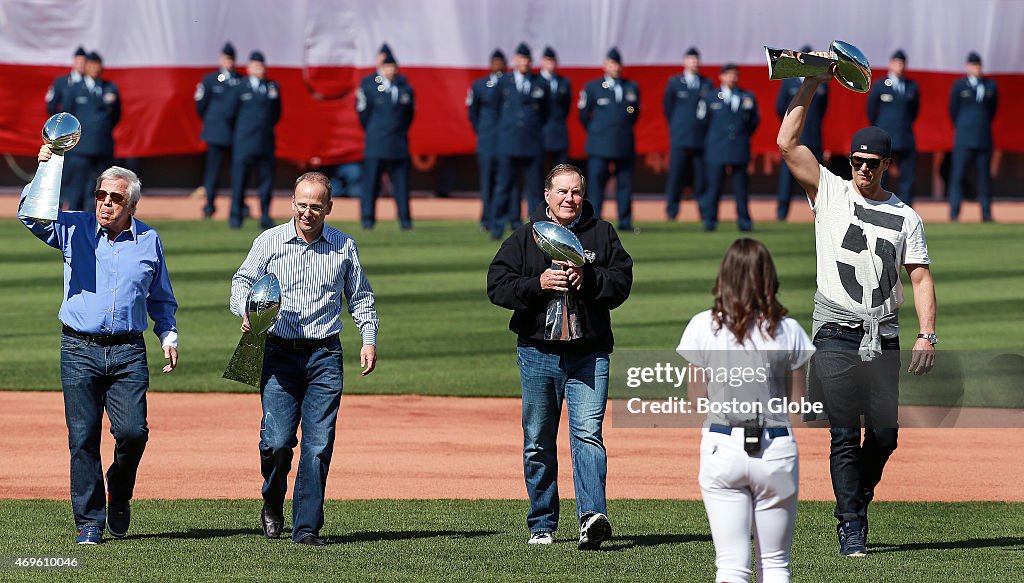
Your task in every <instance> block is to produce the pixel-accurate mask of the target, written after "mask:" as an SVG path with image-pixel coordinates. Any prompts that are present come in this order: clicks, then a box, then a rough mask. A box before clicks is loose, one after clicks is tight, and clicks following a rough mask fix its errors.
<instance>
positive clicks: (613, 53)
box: [605, 47, 622, 65]
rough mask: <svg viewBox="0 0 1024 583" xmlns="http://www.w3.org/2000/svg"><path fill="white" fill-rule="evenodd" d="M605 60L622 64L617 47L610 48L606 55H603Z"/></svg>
mask: <svg viewBox="0 0 1024 583" xmlns="http://www.w3.org/2000/svg"><path fill="white" fill-rule="evenodd" d="M605 58H606V59H608V60H609V61H615V62H616V63H618V64H620V65H621V64H622V54H621V53H619V47H612V48H611V49H610V50H609V51H608V54H607V55H605Z"/></svg>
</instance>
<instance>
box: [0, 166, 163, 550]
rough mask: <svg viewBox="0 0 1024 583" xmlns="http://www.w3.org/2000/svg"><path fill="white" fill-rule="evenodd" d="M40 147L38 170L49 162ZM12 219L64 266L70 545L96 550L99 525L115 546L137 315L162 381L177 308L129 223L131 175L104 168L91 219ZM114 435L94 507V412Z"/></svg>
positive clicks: (134, 459)
mask: <svg viewBox="0 0 1024 583" xmlns="http://www.w3.org/2000/svg"><path fill="white" fill-rule="evenodd" d="M51 155H52V152H51V150H50V146H43V147H42V149H40V151H39V161H40V162H45V161H47V160H49V159H50V156H51ZM27 193H28V187H26V188H25V190H24V191H23V192H22V196H21V202H20V203H19V207H18V208H19V212H18V218H20V219H21V222H22V223H24V224H25V226H26V227H28V228H29V230H30V231H32V234H33V235H35V236H36V237H38V238H39V239H41V240H42V241H43V242H45V243H46V244H47V245H49V246H51V247H54V248H56V249H59V250H60V251H61V252H62V254H63V260H64V297H63V300H62V302H61V306H60V312H59V313H58V317H59V318H60V321H61V324H62V326H63V336H62V338H61V344H60V376H61V385H62V387H63V390H64V415H65V419H66V421H67V426H68V444H69V446H70V449H71V507H72V510H73V511H74V515H75V525H76V527H77V531H78V535H77V539H76V542H77V543H78V544H99V543H101V542H103V530H104V526H105V527H106V529H107V531H109V532H110V534H111V536H113V537H115V538H122V537H124V536H125V535H126V534H127V533H128V525H129V522H130V520H131V499H132V493H133V491H134V489H135V477H136V473H137V471H138V468H139V461H140V460H141V459H142V452H143V451H144V450H145V449H146V442H147V440H148V438H149V427H148V425H147V423H146V392H147V390H148V389H149V368H148V367H147V364H146V343H145V342H144V341H143V338H142V333H143V332H144V331H145V330H146V326H147V323H146V314H147V313H148V314H149V317H150V318H152V319H153V331H154V332H155V333H156V335H157V336H158V337H159V338H160V344H161V345H162V347H163V351H164V358H167V359H168V360H169V361H170V362H169V363H168V364H167V365H166V366H164V368H163V371H164V372H165V373H168V372H171V371H172V370H174V368H175V367H176V366H177V364H178V350H177V345H178V330H177V326H176V323H175V317H174V315H175V312H176V311H177V309H178V303H177V302H176V301H175V299H174V292H173V291H172V290H171V280H170V277H169V276H168V274H167V263H166V262H165V261H164V249H163V244H162V243H161V241H160V236H159V235H157V232H156V231H155V230H154V229H153V228H152V227H150V226H149V225H147V224H145V223H143V222H142V221H139V220H137V219H135V217H134V215H135V210H136V208H137V206H138V203H139V198H141V196H142V184H141V183H140V182H139V179H138V177H137V176H136V175H135V173H134V172H132V171H131V170H126V169H124V168H120V167H118V166H113V167H111V168H109V169H107V170H106V171H105V172H103V173H102V174H100V177H99V179H98V180H97V181H96V190H95V192H94V197H95V201H96V210H95V213H88V212H67V211H58V212H57V220H55V221H54V222H52V223H48V224H43V223H40V222H36V221H35V220H33V219H30V218H28V217H26V216H24V215H23V214H22V213H21V205H22V204H23V203H24V202H25V197H26V195H27ZM104 407H105V408H106V410H107V416H108V417H109V418H110V432H111V433H112V434H113V436H114V460H113V462H112V463H111V464H110V468H109V469H108V470H107V475H106V493H107V499H106V500H104V480H103V468H102V465H101V460H100V435H101V430H102V425H103V409H104Z"/></svg>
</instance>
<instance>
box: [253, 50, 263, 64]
mask: <svg viewBox="0 0 1024 583" xmlns="http://www.w3.org/2000/svg"><path fill="white" fill-rule="evenodd" d="M249 60H250V61H257V62H260V63H266V62H267V60H266V59H265V58H264V57H263V53H261V52H260V51H253V52H251V53H249Z"/></svg>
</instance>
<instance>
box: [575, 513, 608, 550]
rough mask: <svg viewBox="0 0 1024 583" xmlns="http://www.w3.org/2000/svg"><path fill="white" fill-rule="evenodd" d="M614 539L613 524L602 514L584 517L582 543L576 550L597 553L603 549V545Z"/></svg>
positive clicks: (581, 532) (581, 531) (580, 542)
mask: <svg viewBox="0 0 1024 583" xmlns="http://www.w3.org/2000/svg"><path fill="white" fill-rule="evenodd" d="M610 538H612V523H611V522H608V517H607V516H605V515H604V514H601V513H600V512H597V513H594V514H588V515H586V516H584V517H583V524H581V525H580V541H579V542H578V543H577V544H576V548H578V549H579V550H581V551H596V550H598V549H600V548H601V543H603V542H604V541H606V540H608V539H610Z"/></svg>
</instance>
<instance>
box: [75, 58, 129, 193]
mask: <svg viewBox="0 0 1024 583" xmlns="http://www.w3.org/2000/svg"><path fill="white" fill-rule="evenodd" d="M88 58H89V60H91V61H98V62H102V59H100V56H99V55H98V54H96V53H95V52H93V53H89V57H88ZM63 99H64V104H63V105H64V111H67V112H68V113H70V114H71V115H73V116H75V117H77V118H78V121H79V122H81V124H82V137H81V139H80V140H79V141H78V145H77V146H75V147H74V149H72V150H70V151H68V152H67V153H66V154H65V158H64V173H63V176H62V180H61V192H62V193H63V195H64V197H65V200H66V201H67V203H68V208H69V209H70V210H75V211H84V210H86V209H87V208H88V207H89V201H90V200H91V198H92V191H93V189H94V188H95V187H96V179H97V178H98V177H99V175H100V174H101V173H102V172H103V171H104V170H106V169H107V168H109V167H110V166H111V165H112V164H113V162H114V126H116V125H117V123H118V122H119V121H121V95H120V94H119V93H118V90H117V85H115V84H113V83H111V82H110V81H106V80H104V79H92V78H90V77H88V76H86V77H85V78H84V79H83V80H82V81H81V82H79V83H74V84H72V85H71V86H69V87H68V88H67V90H66V91H65V92H64V97H63Z"/></svg>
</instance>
